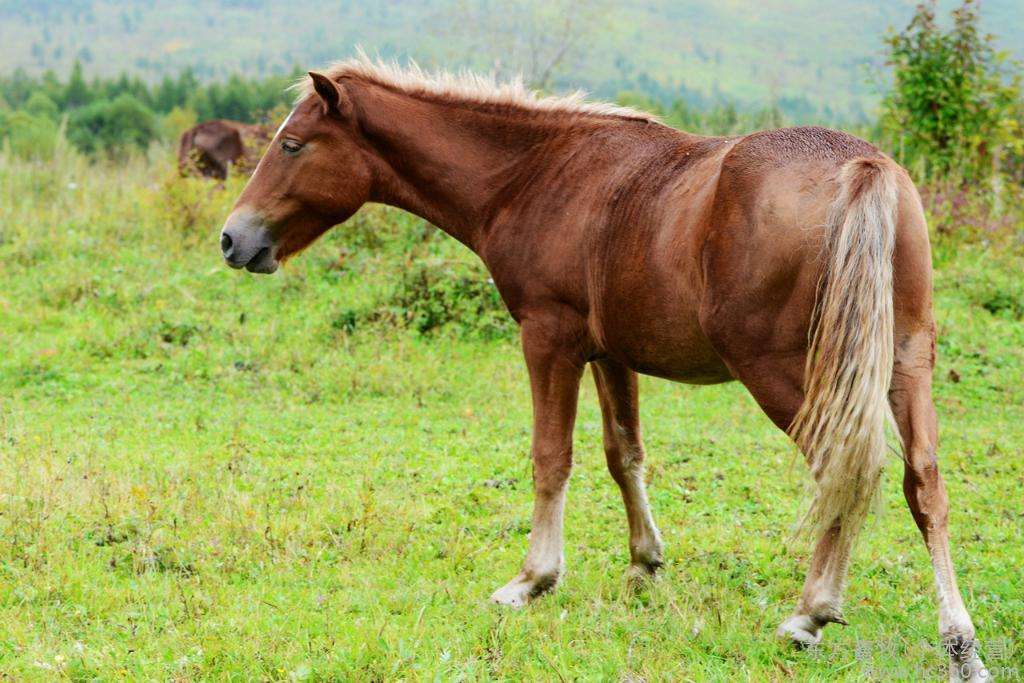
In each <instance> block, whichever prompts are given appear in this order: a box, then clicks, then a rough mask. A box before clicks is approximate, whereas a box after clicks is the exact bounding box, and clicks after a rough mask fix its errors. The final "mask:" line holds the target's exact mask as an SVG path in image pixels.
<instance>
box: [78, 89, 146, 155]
mask: <svg viewBox="0 0 1024 683" xmlns="http://www.w3.org/2000/svg"><path fill="white" fill-rule="evenodd" d="M68 137H69V138H70V140H71V142H72V143H73V144H74V145H75V146H76V147H77V148H78V149H80V150H82V151H83V152H85V153H87V154H94V153H96V152H98V151H100V150H108V151H111V152H125V151H128V150H130V149H132V148H135V149H145V148H146V147H148V146H149V143H150V142H152V141H153V140H154V139H156V137H157V125H156V117H155V116H154V115H153V112H152V111H150V110H149V108H148V107H146V105H144V104H142V103H141V102H139V101H138V100H137V99H135V97H133V96H131V95H128V94H122V95H119V96H118V97H117V98H116V99H114V100H100V101H98V102H93V103H92V104H89V105H87V106H85V107H82V108H81V109H76V110H75V111H74V112H73V113H72V115H71V121H70V130H69V133H68Z"/></svg>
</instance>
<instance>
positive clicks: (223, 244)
mask: <svg viewBox="0 0 1024 683" xmlns="http://www.w3.org/2000/svg"><path fill="white" fill-rule="evenodd" d="M232 244H234V242H233V241H232V239H231V235H229V234H227V233H226V232H222V233H221V234H220V250H221V251H222V252H224V255H225V256H229V255H230V254H231V246H232Z"/></svg>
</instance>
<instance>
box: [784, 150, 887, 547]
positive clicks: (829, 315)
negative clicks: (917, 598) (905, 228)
mask: <svg viewBox="0 0 1024 683" xmlns="http://www.w3.org/2000/svg"><path fill="white" fill-rule="evenodd" d="M897 172H898V171H897V167H896V166H895V164H893V162H891V161H889V160H888V159H883V158H858V159H853V160H851V161H849V162H847V163H846V164H844V165H843V167H842V169H841V170H840V173H839V195H838V196H837V197H836V199H835V202H834V203H833V204H832V207H831V210H830V212H829V217H828V223H827V225H826V227H825V237H824V239H825V243H824V246H823V251H822V257H823V260H824V263H823V268H824V270H823V274H822V280H821V283H820V285H819V289H818V299H817V301H816V303H815V307H814V313H813V316H812V319H811V331H810V347H809V349H808V353H807V367H806V369H805V374H804V402H803V405H802V406H801V407H800V410H799V411H798V412H797V415H796V417H795V418H794V419H793V423H792V425H790V428H789V433H790V435H791V436H792V437H793V439H794V440H795V441H796V443H797V445H799V446H800V448H801V450H802V451H803V452H804V455H805V456H806V458H807V462H808V464H809V466H810V469H811V474H812V475H813V476H814V480H815V481H816V483H817V489H816V491H815V496H814V500H813V502H812V503H811V507H810V509H809V510H808V512H807V515H806V516H805V517H804V519H803V521H802V523H801V527H802V528H803V529H804V530H807V531H811V532H814V533H815V534H816V535H820V534H822V533H824V532H826V531H828V530H829V529H831V528H833V527H835V526H837V525H838V526H839V527H840V540H845V541H849V542H852V541H853V539H854V538H855V537H856V535H857V532H858V531H859V530H860V528H861V526H862V525H863V523H864V518H865V517H866V516H867V513H868V510H869V509H870V507H871V500H872V499H873V497H874V494H875V492H876V491H877V489H878V480H879V477H880V475H881V471H882V464H883V462H884V459H885V453H886V423H887V422H890V421H891V420H892V411H891V408H890V407H889V397H888V393H889V383H890V381H891V379H892V366H893V301H892V296H893V293H892V292H893V287H892V278H893V265H892V259H893V248H894V243H895V222H896V207H897V198H898V183H897V175H896V174H897Z"/></svg>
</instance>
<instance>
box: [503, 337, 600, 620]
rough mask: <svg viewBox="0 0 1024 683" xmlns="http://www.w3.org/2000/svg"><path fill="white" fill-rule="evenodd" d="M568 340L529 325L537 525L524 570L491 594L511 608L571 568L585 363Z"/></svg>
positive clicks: (526, 341) (525, 346)
mask: <svg viewBox="0 0 1024 683" xmlns="http://www.w3.org/2000/svg"><path fill="white" fill-rule="evenodd" d="M562 338H563V335H560V334H557V333H554V332H553V331H552V330H551V329H549V328H547V327H545V326H541V325H532V324H529V323H524V325H523V331H522V340H523V353H524V355H525V356H526V366H527V369H528V370H529V373H530V389H531V391H532V394H533V443H532V446H531V453H530V454H531V458H532V460H533V492H534V503H533V524H532V527H531V530H530V548H529V551H528V552H527V554H526V560H525V561H524V562H523V568H522V570H521V571H520V572H519V574H518V575H516V577H515V578H514V579H512V580H511V581H509V582H508V583H507V584H506V585H505V586H503V587H502V588H499V589H498V590H497V591H495V592H494V594H493V595H492V596H491V600H492V601H493V602H497V603H500V604H503V605H509V606H511V607H521V606H523V605H525V604H526V603H527V602H529V601H530V600H531V599H532V598H534V597H536V596H538V595H540V594H542V593H544V592H546V591H549V590H551V589H552V588H554V587H555V584H557V583H558V579H559V578H560V577H561V575H562V573H563V571H564V566H565V560H564V556H563V553H562V517H563V511H564V508H565V490H566V487H567V485H568V483H569V472H570V470H571V469H572V429H573V424H574V422H575V420H576V402H577V398H578V395H579V386H580V378H581V376H582V374H583V365H584V364H583V362H582V361H581V360H579V359H577V358H576V354H575V353H573V352H572V351H571V347H567V346H566V345H563V344H561V343H559V340H560V339H562Z"/></svg>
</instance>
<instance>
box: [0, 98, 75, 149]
mask: <svg viewBox="0 0 1024 683" xmlns="http://www.w3.org/2000/svg"><path fill="white" fill-rule="evenodd" d="M60 137H61V130H60V126H59V125H58V124H57V122H56V121H55V120H53V119H50V118H46V117H43V116H37V115H34V114H31V113H29V112H27V111H22V110H19V111H15V112H5V111H2V110H0V143H2V144H3V148H4V149H5V150H7V152H8V153H10V154H13V155H14V156H17V157H20V158H22V159H51V158H53V155H54V151H55V150H56V149H57V145H58V143H59V141H60Z"/></svg>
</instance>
